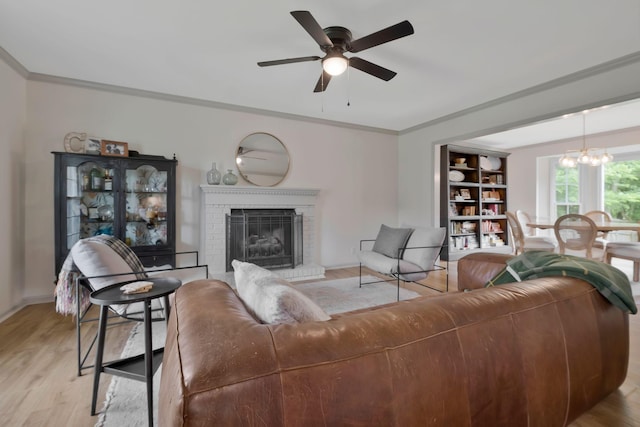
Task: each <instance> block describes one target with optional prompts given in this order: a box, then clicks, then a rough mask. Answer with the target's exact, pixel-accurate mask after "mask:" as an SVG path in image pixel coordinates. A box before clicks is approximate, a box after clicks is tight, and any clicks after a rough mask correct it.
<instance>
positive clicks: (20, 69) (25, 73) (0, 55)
mask: <svg viewBox="0 0 640 427" xmlns="http://www.w3.org/2000/svg"><path fill="white" fill-rule="evenodd" d="M0 59H2V60H3V61H4V63H5V64H7V65H8V66H9V67H11V68H12V69H13V70H14V71H15V72H16V73H18V74H20V75H21V76H22V77H23V78H25V79H28V78H29V70H27V69H26V68H25V67H24V66H23V65H22V64H21V63H20V62H18V61H17V60H16V59H15V58H14V57H13V56H11V54H10V53H9V52H7V51H6V50H4V49H3V48H2V47H1V46H0Z"/></svg>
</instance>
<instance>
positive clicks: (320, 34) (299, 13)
mask: <svg viewBox="0 0 640 427" xmlns="http://www.w3.org/2000/svg"><path fill="white" fill-rule="evenodd" d="M291 15H292V16H293V17H294V18H295V19H296V21H298V23H299V24H300V25H302V28H304V29H305V30H306V31H307V33H309V35H310V36H311V37H313V39H314V40H315V41H316V43H318V44H319V45H320V46H327V47H331V46H333V43H332V42H331V40H330V39H329V37H327V35H326V34H325V32H324V30H323V29H322V27H321V26H320V24H318V21H316V19H315V18H314V17H313V15H311V13H310V12H309V11H307V10H294V11H293V12H291Z"/></svg>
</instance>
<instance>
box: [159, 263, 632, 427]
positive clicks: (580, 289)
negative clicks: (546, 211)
mask: <svg viewBox="0 0 640 427" xmlns="http://www.w3.org/2000/svg"><path fill="white" fill-rule="evenodd" d="M504 259H505V257H504V256H486V255H483V254H474V255H471V256H467V257H465V258H463V259H461V260H460V261H459V262H458V269H459V273H458V275H459V276H458V278H459V279H458V281H459V283H460V287H461V288H467V289H473V290H472V291H471V292H457V293H449V294H445V295H440V296H432V297H420V298H416V299H414V300H410V301H404V302H399V303H394V304H389V305H386V306H383V307H378V308H375V309H367V310H361V311H357V312H351V313H345V314H343V315H337V316H333V318H332V319H331V320H329V321H326V322H312V323H303V324H295V325H292V324H279V325H264V324H260V323H259V322H257V321H256V320H255V319H254V318H253V317H252V316H251V315H250V314H249V313H248V312H247V310H246V309H245V307H244V305H243V304H242V302H241V301H240V300H239V299H238V297H237V296H236V295H235V293H234V292H233V290H231V289H230V288H229V287H228V286H227V285H226V284H225V283H223V282H218V281H214V280H208V281H199V282H192V283H190V284H187V285H185V286H183V287H182V288H181V289H179V290H178V292H176V295H175V304H174V307H173V311H172V315H171V317H170V321H169V326H168V334H167V342H166V347H165V353H164V364H163V367H162V379H161V384H160V402H159V422H160V425H164V426H214V425H215V426H218V425H220V426H269V427H271V426H305V427H306V426H316V425H317V426H341V425H358V426H403V427H404V426H492V427H495V426H509V427H512V426H525V425H529V426H545V427H548V426H562V425H566V424H567V423H569V422H570V421H572V420H574V419H575V418H577V417H578V416H579V415H580V414H581V413H583V412H584V411H586V410H588V409H589V408H591V407H592V406H593V405H594V404H596V403H597V402H598V401H600V400H601V399H602V398H603V397H605V396H606V395H608V394H609V393H611V392H612V391H614V390H616V389H617V388H618V387H619V386H620V384H621V383H622V382H623V380H624V378H625V376H626V372H627V363H628V357H629V329H628V315H627V314H625V313H623V312H622V311H621V310H619V309H618V308H616V307H614V306H612V305H611V304H609V303H608V302H607V301H606V300H605V299H604V298H603V297H602V296H601V295H600V294H599V293H598V292H597V291H596V290H595V289H594V288H593V287H592V286H590V285H589V284H587V283H586V282H583V281H581V280H578V279H572V278H560V277H558V278H545V279H536V280H531V281H528V282H522V283H516V284H510V285H503V286H499V287H495V288H488V289H484V288H483V289H479V288H481V287H482V285H483V284H484V282H485V279H487V278H490V277H492V276H493V275H494V274H495V273H496V272H497V271H498V270H499V269H500V268H502V267H503V265H504Z"/></svg>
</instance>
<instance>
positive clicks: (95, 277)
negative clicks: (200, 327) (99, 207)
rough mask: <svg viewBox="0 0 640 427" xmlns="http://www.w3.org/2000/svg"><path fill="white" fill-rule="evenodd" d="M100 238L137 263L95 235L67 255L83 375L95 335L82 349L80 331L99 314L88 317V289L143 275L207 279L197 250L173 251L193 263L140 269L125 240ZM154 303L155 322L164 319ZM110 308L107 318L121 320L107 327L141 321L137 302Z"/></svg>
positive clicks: (108, 237)
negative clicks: (71, 266)
mask: <svg viewBox="0 0 640 427" xmlns="http://www.w3.org/2000/svg"><path fill="white" fill-rule="evenodd" d="M103 237H104V239H105V240H109V241H110V242H114V243H117V244H118V247H119V248H120V249H121V250H126V256H127V257H129V258H130V259H132V260H133V264H132V265H136V266H138V268H136V269H135V270H134V269H132V268H129V266H128V265H127V264H126V263H124V262H123V260H122V258H120V256H121V255H120V254H119V253H116V251H113V250H111V248H110V247H107V245H104V244H100V243H96V238H89V239H83V240H81V241H79V242H77V243H76V244H75V245H74V247H73V248H72V250H71V251H70V254H69V256H70V257H71V258H72V259H73V262H74V263H75V268H76V270H77V273H76V274H75V275H74V276H75V277H74V278H73V287H74V288H75V289H74V293H75V296H74V301H75V304H74V305H75V307H74V312H73V313H72V314H74V315H75V316H76V345H77V363H78V376H80V375H82V371H83V370H85V369H89V368H92V367H93V365H88V364H87V361H88V357H89V355H90V353H91V351H92V350H93V348H94V346H95V343H96V339H97V332H96V335H95V336H94V337H93V338H92V339H91V342H90V343H89V344H88V346H86V348H84V349H83V347H82V330H81V329H82V325H84V324H86V323H91V322H97V321H98V317H96V316H90V314H89V311H90V308H91V304H90V302H89V301H88V294H89V293H90V292H92V291H94V290H97V289H100V288H102V287H104V286H108V285H111V284H115V283H120V282H127V281H132V280H144V278H146V277H158V276H171V277H176V276H178V277H179V278H181V279H182V282H183V283H186V282H187V281H190V280H194V279H196V278H208V276H209V269H208V266H207V265H206V264H203V265H200V264H199V256H198V252H197V251H185V252H176V253H175V255H177V256H194V257H195V265H189V266H184V267H171V266H169V267H167V268H158V269H154V270H148V269H144V268H140V267H141V266H142V263H141V262H140V261H139V259H138V257H137V256H136V255H135V253H133V251H131V249H129V248H128V247H126V246H124V243H122V242H121V241H119V240H118V239H116V238H114V237H111V236H103ZM116 241H117V242H116ZM78 247H82V253H80V252H79V251H74V249H77V248H78ZM123 247H126V249H123ZM73 254H75V255H76V256H75V257H74V256H73ZM105 257H107V258H109V260H108V261H105ZM118 258H120V259H118ZM92 263H95V264H98V266H97V267H96V266H94V265H91V264H92ZM110 269H113V270H115V271H113V270H112V271H109V270H110ZM195 269H199V274H198V277H194V276H193V274H195V273H194V272H196V270H195ZM96 272H97V274H96ZM189 272H192V274H191V275H189ZM85 273H86V274H85ZM185 275H186V276H185ZM180 276H183V277H180ZM200 276H202V277H200ZM58 286H62V284H61V282H60V281H59V282H58ZM56 289H57V288H56ZM156 304H157V305H156V306H154V307H153V308H152V312H153V315H154V321H156V320H164V318H163V316H162V313H163V307H162V306H161V305H160V304H159V303H156ZM109 308H110V312H111V315H110V316H109V319H116V318H119V319H121V321H117V322H113V321H112V322H111V323H110V324H109V325H110V326H114V325H117V324H121V323H126V322H129V321H142V320H143V310H142V307H141V306H140V304H139V303H134V304H130V305H126V306H110V307H109ZM59 311H60V310H59Z"/></svg>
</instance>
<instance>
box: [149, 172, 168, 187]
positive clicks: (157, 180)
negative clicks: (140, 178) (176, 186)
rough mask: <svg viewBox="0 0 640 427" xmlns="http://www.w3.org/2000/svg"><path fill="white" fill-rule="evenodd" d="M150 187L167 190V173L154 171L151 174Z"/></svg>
mask: <svg viewBox="0 0 640 427" xmlns="http://www.w3.org/2000/svg"><path fill="white" fill-rule="evenodd" d="M148 184H149V187H151V190H152V191H165V190H166V186H167V173H166V172H159V171H156V172H153V173H152V174H151V176H149V180H148Z"/></svg>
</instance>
